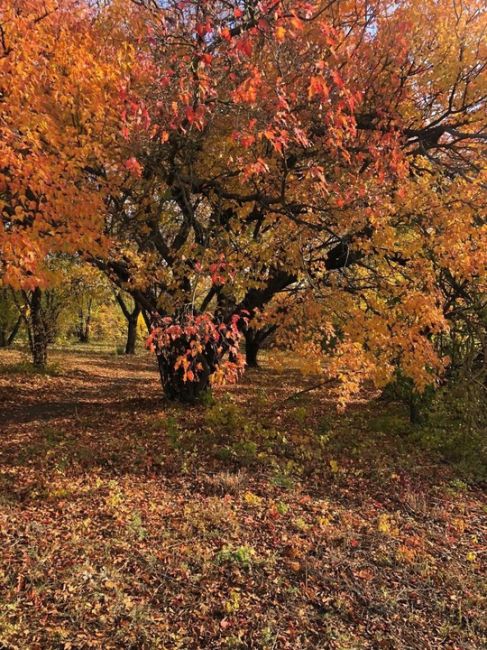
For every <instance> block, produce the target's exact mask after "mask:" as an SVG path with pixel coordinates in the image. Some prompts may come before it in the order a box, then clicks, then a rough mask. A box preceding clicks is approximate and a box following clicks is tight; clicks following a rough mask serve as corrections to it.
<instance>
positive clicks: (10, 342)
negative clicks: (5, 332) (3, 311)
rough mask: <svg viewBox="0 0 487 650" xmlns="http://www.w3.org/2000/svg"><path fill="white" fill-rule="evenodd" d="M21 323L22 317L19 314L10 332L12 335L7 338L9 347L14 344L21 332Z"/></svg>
mask: <svg viewBox="0 0 487 650" xmlns="http://www.w3.org/2000/svg"><path fill="white" fill-rule="evenodd" d="M21 324H22V318H21V317H20V316H19V318H18V319H17V322H16V323H15V325H14V328H13V330H12V331H11V332H10V336H8V338H7V347H9V346H10V345H12V343H13V342H14V340H15V337H16V336H17V334H18V333H19V329H20V325H21Z"/></svg>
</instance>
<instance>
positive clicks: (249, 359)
mask: <svg viewBox="0 0 487 650" xmlns="http://www.w3.org/2000/svg"><path fill="white" fill-rule="evenodd" d="M255 334H256V332H255V330H252V329H248V330H247V331H246V332H245V362H246V364H247V367H248V368H258V367H259V364H258V362H257V356H258V354H259V350H260V343H259V341H258V339H257V337H256V336H255Z"/></svg>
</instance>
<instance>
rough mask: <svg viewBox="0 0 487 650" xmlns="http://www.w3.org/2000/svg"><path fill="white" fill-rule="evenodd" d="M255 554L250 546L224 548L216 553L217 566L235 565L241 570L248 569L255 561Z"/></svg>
mask: <svg viewBox="0 0 487 650" xmlns="http://www.w3.org/2000/svg"><path fill="white" fill-rule="evenodd" d="M255 557H256V553H255V550H254V549H253V548H252V547H251V546H237V547H235V548H234V547H233V546H228V545H226V546H224V547H223V548H222V549H221V550H220V551H218V553H217V556H216V560H217V562H218V564H227V563H228V564H236V565H238V566H240V567H242V568H243V569H249V568H250V567H251V565H252V563H253V562H254V561H255Z"/></svg>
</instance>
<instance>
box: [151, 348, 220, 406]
mask: <svg viewBox="0 0 487 650" xmlns="http://www.w3.org/2000/svg"><path fill="white" fill-rule="evenodd" d="M176 360H177V355H169V356H168V355H167V354H166V353H165V354H157V363H158V366H159V374H160V377H161V384H162V388H163V390H164V395H165V396H166V397H167V399H169V400H171V401H177V402H183V403H185V404H194V403H195V402H197V401H198V399H199V398H200V397H201V395H202V394H203V393H205V392H206V391H208V390H209V389H210V375H211V373H212V372H213V370H214V366H213V364H212V363H211V360H210V359H208V358H206V356H205V355H204V354H202V355H200V356H199V358H198V361H199V363H201V366H202V370H200V371H199V373H198V379H197V381H184V373H183V370H182V369H181V368H178V369H177V370H176V369H175V368H174V366H175V365H176Z"/></svg>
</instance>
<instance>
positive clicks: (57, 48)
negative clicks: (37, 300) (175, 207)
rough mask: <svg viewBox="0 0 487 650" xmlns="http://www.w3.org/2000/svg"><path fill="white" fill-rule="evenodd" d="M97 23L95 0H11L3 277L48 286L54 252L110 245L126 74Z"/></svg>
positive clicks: (28, 286) (1, 16)
mask: <svg viewBox="0 0 487 650" xmlns="http://www.w3.org/2000/svg"><path fill="white" fill-rule="evenodd" d="M96 24H97V11H96V9H95V8H94V7H93V3H90V2H88V1H86V2H83V1H81V2H79V1H77V0H67V1H66V2H63V3H59V2H56V1H55V0H5V1H4V2H2V6H1V8H0V105H1V111H0V133H1V137H0V160H1V163H0V277H1V281H2V284H3V286H8V285H10V286H12V287H14V288H23V289H25V290H33V289H35V288H36V287H37V286H39V287H42V286H43V285H45V282H46V270H45V262H46V260H47V259H48V256H49V255H52V254H53V253H59V252H63V253H66V252H76V251H78V250H79V249H80V248H81V249H86V248H89V249H90V250H91V251H92V252H93V251H96V250H101V249H102V248H103V246H104V241H103V236H102V235H103V214H104V197H105V194H104V179H103V174H100V165H102V166H103V164H104V163H106V161H107V157H106V156H105V153H106V151H107V145H108V143H109V142H111V143H112V144H113V139H112V135H113V128H112V127H111V124H112V123H113V124H114V123H115V122H116V120H117V119H118V118H117V110H116V108H115V103H116V102H115V101H114V100H115V98H116V97H117V79H118V75H119V74H120V73H119V71H118V70H117V69H116V67H114V65H113V61H112V60H111V59H110V58H109V57H108V55H107V51H106V50H105V49H104V48H105V45H104V42H103V39H102V38H100V34H99V32H98V31H97V28H96ZM112 154H113V151H112ZM47 275H49V273H47Z"/></svg>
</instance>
